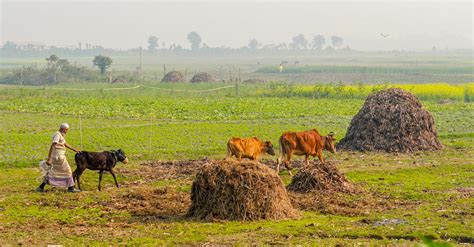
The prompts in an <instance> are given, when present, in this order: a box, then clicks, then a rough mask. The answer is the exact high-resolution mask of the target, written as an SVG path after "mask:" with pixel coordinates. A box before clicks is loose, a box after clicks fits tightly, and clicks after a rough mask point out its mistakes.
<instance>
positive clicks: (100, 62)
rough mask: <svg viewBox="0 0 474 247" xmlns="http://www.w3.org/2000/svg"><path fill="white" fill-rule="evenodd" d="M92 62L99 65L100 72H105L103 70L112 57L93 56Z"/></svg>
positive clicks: (106, 67)
mask: <svg viewBox="0 0 474 247" xmlns="http://www.w3.org/2000/svg"><path fill="white" fill-rule="evenodd" d="M92 62H93V63H94V66H97V67H99V69H100V73H101V74H105V71H106V70H107V69H108V68H109V67H110V65H112V58H110V57H107V56H102V55H99V56H95V57H94V60H93V61H92Z"/></svg>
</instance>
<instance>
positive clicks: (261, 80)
mask: <svg viewBox="0 0 474 247" xmlns="http://www.w3.org/2000/svg"><path fill="white" fill-rule="evenodd" d="M265 82H267V81H266V80H265V79H260V78H251V79H247V80H245V81H244V83H248V84H255V83H265Z"/></svg>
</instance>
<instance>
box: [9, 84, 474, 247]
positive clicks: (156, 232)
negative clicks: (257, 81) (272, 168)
mask: <svg viewBox="0 0 474 247" xmlns="http://www.w3.org/2000/svg"><path fill="white" fill-rule="evenodd" d="M146 85H147V86H150V87H157V88H162V89H152V88H138V89H131V90H123V91H119V90H110V91H108V90H103V89H109V88H110V87H133V86H134V85H112V86H111V85H109V84H94V85H89V87H88V88H94V89H98V90H93V91H69V90H60V89H57V90H55V89H51V88H49V87H47V88H45V89H43V88H41V87H39V88H34V89H33V88H23V89H14V88H8V87H5V88H0V112H1V114H0V129H1V130H2V131H1V133H0V168H1V169H2V172H0V244H3V243H6V244H25V245H32V244H35V245H38V244H40V245H44V244H64V245H74V244H75V245H77V244H83V245H101V244H103V243H104V242H107V243H110V244H114V243H115V244H119V243H128V244H150V245H153V244H205V243H210V244H218V243H224V244H268V245H270V244H280V245H281V244H304V245H311V244H312V245H337V244H348V245H357V244H359V243H361V244H364V245H365V244H367V245H384V244H395V245H416V244H418V243H421V242H422V239H423V236H428V238H433V239H435V241H437V242H444V243H451V244H461V243H471V244H472V241H473V240H474V236H473V234H472V233H473V232H474V224H473V222H474V221H473V220H474V219H473V218H474V217H473V216H474V214H473V209H472V205H473V204H474V200H473V198H474V197H473V193H474V190H473V188H474V176H473V171H474V121H473V119H474V103H472V102H471V101H470V100H465V99H466V98H465V96H464V95H465V91H462V92H461V91H456V90H457V89H453V94H450V93H447V92H446V90H445V89H446V88H445V87H446V86H448V87H449V86H450V85H444V86H442V85H427V86H426V87H425V88H423V87H421V86H416V85H407V87H410V86H412V88H415V89H416V90H415V91H414V93H415V94H419V96H420V98H421V100H422V103H423V105H424V106H425V108H426V109H428V110H429V111H430V112H431V113H432V114H433V116H434V118H435V122H436V127H437V130H438V135H439V137H440V139H441V142H442V143H443V144H444V145H445V148H444V149H443V150H442V151H439V152H420V153H416V154H385V153H376V152H374V153H357V152H344V151H341V152H338V154H336V155H331V154H326V155H327V156H329V158H330V159H331V160H333V161H335V162H336V164H337V166H338V168H339V169H341V170H342V171H343V172H344V173H345V174H346V176H347V177H348V179H349V180H350V181H351V182H353V183H355V184H357V185H358V186H360V187H361V188H363V190H364V191H366V193H363V194H357V195H342V194H341V195H329V197H328V201H327V203H326V204H323V206H321V205H319V206H318V207H316V206H314V207H310V206H307V207H306V206H304V205H303V206H301V205H298V206H296V207H297V208H299V209H300V210H302V211H303V216H302V218H301V219H298V220H285V221H257V222H201V221H195V220H192V219H187V218H185V217H184V214H185V213H186V209H187V206H189V190H190V185H191V183H192V179H193V178H192V177H189V176H188V177H179V178H153V179H149V178H147V176H146V175H147V174H144V173H143V172H141V171H142V170H143V169H145V168H146V166H145V165H142V163H144V162H145V161H148V160H187V159H197V158H202V157H212V158H223V157H224V155H225V151H226V146H225V144H226V142H227V140H228V139H229V138H230V137H232V136H258V137H260V138H261V139H265V140H270V141H272V142H273V143H275V144H276V143H277V140H278V137H279V136H280V134H281V133H282V132H284V131H287V130H306V129H311V128H317V129H319V130H320V131H321V132H323V133H326V132H329V131H334V132H336V137H337V138H338V139H340V138H342V137H343V136H344V134H345V132H346V130H347V127H348V126H349V123H350V120H351V118H352V116H353V115H355V114H356V113H357V112H358V110H359V109H360V107H361V106H362V104H363V103H364V97H365V96H366V95H367V94H369V93H370V92H371V89H370V88H367V90H361V91H360V92H359V95H357V97H336V96H335V95H334V94H333V95H332V96H331V95H325V96H324V97H313V96H312V95H311V93H312V92H310V93H308V95H305V94H304V93H300V94H294V93H287V91H283V93H281V91H279V90H280V89H279V88H278V87H275V84H271V83H268V84H262V85H240V86H239V89H238V90H239V92H238V94H237V92H236V89H235V88H234V87H230V88H226V89H223V90H219V91H213V92H195V91H193V90H206V89H212V88H217V87H223V86H228V85H229V84H198V85H191V84H161V83H155V84H146ZM230 85H233V84H230ZM54 87H56V88H69V89H74V88H84V87H83V85H81V84H62V85H61V84H60V85H56V86H54ZM310 87H312V86H310ZM417 87H419V88H417ZM452 87H453V88H462V90H466V88H470V87H472V84H459V85H455V86H452ZM295 88H297V89H299V90H301V91H302V92H304V90H308V89H306V88H305V86H302V85H296V86H295ZM354 88H357V85H355V86H354ZM100 89H102V90H100ZM334 89H337V85H334ZM272 90H274V91H272ZM310 90H313V88H311V89H310ZM344 90H347V89H344ZM407 90H409V89H407ZM262 92H267V93H262ZM285 92H286V93H285ZM357 92H358V91H357ZM336 95H337V94H336ZM422 95H423V96H422ZM453 95H454V96H453ZM469 97H471V96H468V99H470V98H469ZM446 99H449V101H447V102H440V100H446ZM62 122H68V123H70V124H71V130H70V132H69V134H68V136H67V140H68V142H69V143H70V144H72V145H73V146H76V147H80V148H81V149H82V150H90V151H95V150H108V149H117V148H122V149H123V150H125V152H126V153H127V156H128V157H129V159H130V160H131V164H130V165H122V164H120V165H119V172H118V173H119V177H118V180H119V183H120V184H121V185H122V186H121V188H120V189H116V188H115V187H113V186H112V185H113V183H112V180H111V177H110V176H109V175H105V180H104V181H103V187H105V191H102V192H98V191H96V185H97V174H96V173H94V172H92V171H86V172H85V175H84V178H83V181H84V182H83V188H84V189H85V190H86V191H84V192H82V193H80V194H66V193H64V192H63V191H61V190H53V191H49V192H47V193H45V194H38V193H36V192H33V190H34V189H35V188H36V186H37V181H36V178H37V177H38V176H39V172H38V171H37V169H36V167H37V164H38V162H39V161H40V160H43V159H45V157H46V155H47V151H48V147H49V146H48V145H49V142H50V138H51V135H52V134H53V133H54V131H56V130H57V128H58V126H59V124H60V123H62ZM266 158H270V157H266ZM272 158H274V157H272ZM68 159H69V162H70V163H71V164H73V154H72V153H71V152H69V153H68ZM281 175H282V179H283V181H284V182H285V183H286V184H287V183H289V181H290V177H289V175H288V174H287V172H286V171H283V172H282V174H281ZM142 194H143V195H150V197H149V198H148V197H146V196H145V197H144V198H142V197H143V196H142V197H140V198H142V199H137V198H139V196H138V195H142ZM292 196H294V197H297V196H298V195H292ZM315 196H317V195H315ZM153 200H155V201H153ZM136 201H138V204H131V203H132V202H136ZM127 203H129V204H127ZM168 204H169V205H168ZM171 205H172V206H171ZM139 209H140V210H142V209H143V210H142V211H140V210H139ZM145 209H146V210H145ZM147 210H148V211H147ZM390 220H396V221H398V222H399V223H390ZM384 222H388V223H384Z"/></svg>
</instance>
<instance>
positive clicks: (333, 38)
mask: <svg viewBox="0 0 474 247" xmlns="http://www.w3.org/2000/svg"><path fill="white" fill-rule="evenodd" d="M331 43H332V46H334V48H336V49H337V48H339V47H341V46H342V43H344V39H342V38H341V37H339V36H335V35H333V36H331Z"/></svg>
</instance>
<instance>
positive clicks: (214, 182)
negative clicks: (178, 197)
mask: <svg viewBox="0 0 474 247" xmlns="http://www.w3.org/2000/svg"><path fill="white" fill-rule="evenodd" d="M188 216H190V217H195V218H198V219H204V220H211V219H220V220H258V219H286V218H295V217H298V216H299V213H298V212H297V211H296V210H295V209H294V208H293V206H292V205H291V202H290V199H289V198H288V194H287V192H286V190H285V187H284V185H283V182H282V181H281V179H280V177H279V176H278V174H276V173H275V171H273V170H271V169H270V168H268V167H266V166H265V165H262V164H260V163H256V162H255V163H254V162H235V161H213V162H210V163H208V164H206V165H204V166H203V168H202V170H201V171H200V172H198V174H197V175H196V179H195V180H194V182H193V185H192V189H191V207H190V209H189V211H188Z"/></svg>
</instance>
